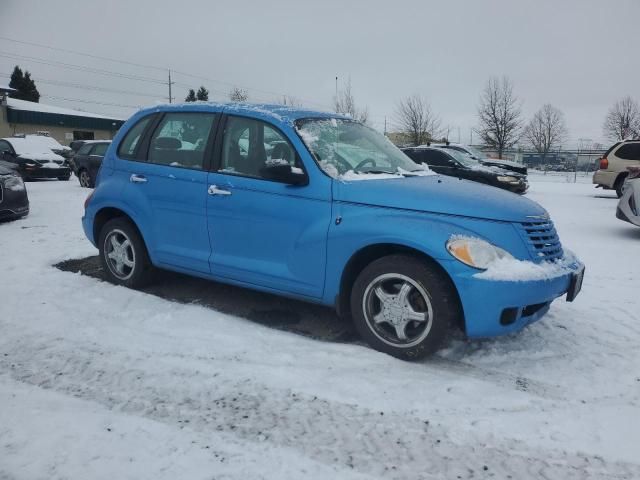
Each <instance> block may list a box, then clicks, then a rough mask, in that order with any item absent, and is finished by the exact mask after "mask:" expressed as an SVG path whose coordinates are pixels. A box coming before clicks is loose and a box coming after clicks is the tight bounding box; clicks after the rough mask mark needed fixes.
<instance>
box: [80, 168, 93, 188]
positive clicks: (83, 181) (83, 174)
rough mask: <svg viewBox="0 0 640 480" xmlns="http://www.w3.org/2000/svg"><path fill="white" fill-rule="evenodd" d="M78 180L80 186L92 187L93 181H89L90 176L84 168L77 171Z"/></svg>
mask: <svg viewBox="0 0 640 480" xmlns="http://www.w3.org/2000/svg"><path fill="white" fill-rule="evenodd" d="M78 181H79V182H80V186H81V187H84V188H93V182H92V181H91V176H90V175H89V172H88V171H87V170H85V169H84V168H83V169H82V170H80V172H79V173H78Z"/></svg>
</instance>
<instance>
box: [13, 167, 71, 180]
mask: <svg viewBox="0 0 640 480" xmlns="http://www.w3.org/2000/svg"><path fill="white" fill-rule="evenodd" d="M20 174H21V175H22V177H23V178H25V179H43V178H68V177H70V176H71V169H70V168H69V167H66V166H59V167H57V168H54V167H24V168H23V169H21V171H20Z"/></svg>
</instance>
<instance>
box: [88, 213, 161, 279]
mask: <svg viewBox="0 0 640 480" xmlns="http://www.w3.org/2000/svg"><path fill="white" fill-rule="evenodd" d="M115 229H118V230H122V231H123V232H124V233H125V234H126V235H127V237H129V239H130V240H131V244H132V246H133V249H134V252H135V257H136V262H135V266H134V269H133V274H132V275H131V276H130V277H129V278H127V279H126V280H122V279H120V278H118V277H116V276H115V275H114V274H113V273H112V272H111V270H110V269H109V266H108V265H107V260H106V258H105V252H104V242H105V239H106V238H107V235H108V234H109V232H111V231H112V230H115ZM98 250H99V252H100V264H101V265H102V269H103V270H104V272H105V275H106V277H107V279H108V280H109V281H110V282H111V283H115V284H117V285H123V286H125V287H129V288H141V287H144V286H145V285H147V284H148V283H149V281H150V280H151V273H152V269H153V267H152V265H151V261H150V260H149V254H148V253H147V247H146V246H145V244H144V241H143V239H142V237H141V236H140V233H138V229H137V228H136V227H135V226H134V225H133V224H132V223H131V222H130V221H129V220H127V219H126V218H123V217H118V218H114V219H112V220H109V221H108V222H107V223H105V224H104V226H103V227H102V229H101V230H100V234H99V235H98Z"/></svg>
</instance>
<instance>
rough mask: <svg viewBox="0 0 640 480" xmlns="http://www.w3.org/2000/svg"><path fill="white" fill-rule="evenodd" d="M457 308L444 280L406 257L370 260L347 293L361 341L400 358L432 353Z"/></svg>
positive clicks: (455, 301) (423, 263)
mask: <svg viewBox="0 0 640 480" xmlns="http://www.w3.org/2000/svg"><path fill="white" fill-rule="evenodd" d="M459 311H460V310H459V307H458V300H457V295H456V292H455V290H454V289H453V286H452V285H451V282H450V281H449V279H448V278H446V276H445V275H444V274H443V273H441V272H440V271H439V270H438V269H437V268H435V267H434V266H432V265H429V264H428V263H427V262H425V261H423V260H422V259H419V258H416V257H413V256H409V255H390V256H387V257H383V258H381V259H379V260H376V261H374V262H373V263H371V264H370V265H368V266H367V267H366V268H365V269H364V270H363V271H362V272H361V273H360V275H359V276H358V278H357V280H356V282H355V283H354V286H353V290H352V292H351V314H352V317H353V319H354V322H355V326H356V328H357V329H358V332H359V333H360V335H361V336H362V337H363V339H365V340H366V341H367V342H368V343H369V344H370V345H371V346H372V347H373V348H375V349H376V350H379V351H381V352H384V353H388V354H389V355H393V356H394V357H398V358H401V359H405V360H410V359H418V358H421V357H424V356H426V355H429V354H431V353H433V352H435V351H436V350H437V349H438V347H440V346H441V345H442V342H443V340H444V339H445V337H446V335H447V333H448V330H449V326H450V325H452V324H453V323H454V321H455V320H456V318H457V316H458V314H459Z"/></svg>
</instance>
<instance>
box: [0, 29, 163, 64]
mask: <svg viewBox="0 0 640 480" xmlns="http://www.w3.org/2000/svg"><path fill="white" fill-rule="evenodd" d="M0 40H5V41H7V42H13V43H19V44H22V45H30V46H32V47H40V48H46V49H49V50H55V51H58V52H65V53H73V54H74V55H82V56H84V57H89V58H95V59H98V60H106V61H108V62H117V63H122V64H124V65H131V66H134V67H141V68H152V69H154V70H162V71H166V70H167V69H166V68H163V67H158V66H156V65H145V64H142V63H136V62H128V61H126V60H119V59H116V58H109V57H103V56H101V55H94V54H92V53H86V52H78V51H77V50H69V49H66V48H58V47H52V46H50V45H43V44H41V43H35V42H25V41H24V40H16V39H15V38H9V37H3V36H0Z"/></svg>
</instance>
